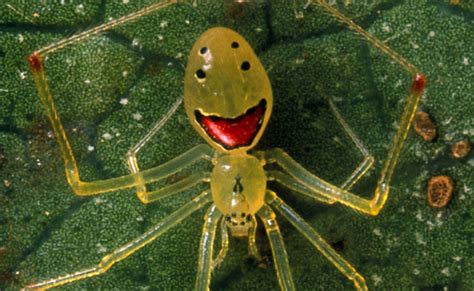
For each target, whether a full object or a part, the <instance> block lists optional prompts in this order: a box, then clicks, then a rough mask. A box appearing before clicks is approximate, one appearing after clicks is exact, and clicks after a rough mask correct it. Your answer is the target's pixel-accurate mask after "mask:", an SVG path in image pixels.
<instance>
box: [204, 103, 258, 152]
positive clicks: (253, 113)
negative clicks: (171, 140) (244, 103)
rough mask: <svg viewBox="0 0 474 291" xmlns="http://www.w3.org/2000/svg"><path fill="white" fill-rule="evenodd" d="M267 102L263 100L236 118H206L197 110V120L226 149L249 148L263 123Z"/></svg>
mask: <svg viewBox="0 0 474 291" xmlns="http://www.w3.org/2000/svg"><path fill="white" fill-rule="evenodd" d="M265 107H266V102H265V100H262V101H261V102H260V103H259V104H258V105H257V106H255V107H252V108H250V109H249V110H247V112H245V113H244V114H242V115H240V116H238V117H236V118H223V117H218V116H212V115H211V116H205V115H202V114H201V113H200V112H199V111H198V110H196V113H195V115H196V120H197V122H198V123H199V124H200V125H201V127H202V128H204V130H205V131H206V133H207V134H208V135H209V136H210V137H211V138H212V139H213V140H214V141H216V142H218V143H219V144H220V145H222V146H223V147H224V148H226V149H228V150H230V149H234V148H238V147H242V146H248V145H250V144H251V143H252V141H253V139H254V138H255V136H256V135H257V133H258V130H259V129H260V126H261V124H262V121H263V115H264V113H265Z"/></svg>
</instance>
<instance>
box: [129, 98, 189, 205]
mask: <svg viewBox="0 0 474 291" xmlns="http://www.w3.org/2000/svg"><path fill="white" fill-rule="evenodd" d="M182 102H183V98H179V99H178V100H176V102H175V103H174V104H173V106H172V107H171V108H170V110H168V112H166V114H165V115H164V116H163V117H162V118H161V119H160V120H159V121H158V122H157V123H156V124H155V125H154V126H153V128H152V129H151V130H150V131H149V132H148V133H147V134H146V135H145V136H144V137H143V138H142V139H141V140H140V141H139V142H138V143H137V144H135V145H134V146H133V147H132V148H131V149H130V150H129V151H128V152H127V155H126V162H127V165H128V168H129V169H130V172H131V173H132V174H138V173H139V171H140V169H139V167H138V161H137V153H138V152H139V151H140V150H141V149H142V148H143V146H144V145H145V144H146V143H147V142H149V141H150V139H151V138H152V137H153V136H154V135H155V134H156V133H157V132H158V131H159V130H160V129H161V128H162V127H163V125H165V123H166V122H167V121H168V120H169V119H170V118H171V116H172V115H173V114H174V113H175V112H176V110H177V109H178V107H179V105H180V104H181V103H182ZM135 178H136V179H137V180H138V182H139V183H140V184H141V185H139V186H137V187H136V189H137V196H138V197H139V198H140V200H142V201H143V200H145V196H146V192H147V189H146V185H145V183H143V179H142V177H141V176H140V175H135Z"/></svg>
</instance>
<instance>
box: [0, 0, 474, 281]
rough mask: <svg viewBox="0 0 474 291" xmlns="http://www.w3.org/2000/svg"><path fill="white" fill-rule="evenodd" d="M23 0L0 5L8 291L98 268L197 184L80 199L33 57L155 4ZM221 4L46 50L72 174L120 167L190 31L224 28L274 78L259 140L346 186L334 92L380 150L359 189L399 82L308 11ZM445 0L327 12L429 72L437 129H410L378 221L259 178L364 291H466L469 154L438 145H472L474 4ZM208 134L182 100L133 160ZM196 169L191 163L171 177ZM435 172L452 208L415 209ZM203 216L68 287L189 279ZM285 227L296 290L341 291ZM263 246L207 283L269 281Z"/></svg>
mask: <svg viewBox="0 0 474 291" xmlns="http://www.w3.org/2000/svg"><path fill="white" fill-rule="evenodd" d="M5 2H6V3H5ZM25 2H26V1H20V0H18V1H3V2H2V4H1V5H0V178H1V181H2V183H1V184H0V188H1V190H0V206H1V209H0V288H1V289H7V290H14V289H18V288H20V287H21V286H24V285H25V284H27V283H32V282H37V281H38V280H44V279H48V278H51V277H56V276H58V275H62V274H65V273H67V272H73V271H77V270H79V269H81V268H86V267H90V266H92V265H94V264H96V263H98V262H99V261H100V258H101V257H102V256H104V255H105V254H106V253H107V252H110V251H111V250H113V249H114V248H115V247H117V246H119V245H121V244H123V243H125V242H126V241H129V240H131V239H132V238H134V237H136V236H138V235H139V234H140V233H142V232H144V231H145V230H146V229H147V228H148V227H150V226H151V225H154V224H156V223H158V222H159V221H160V219H162V218H163V217H166V216H167V215H168V214H169V213H171V212H172V211H173V210H175V209H176V208H177V207H178V206H179V205H183V204H184V203H185V202H186V201H188V200H189V199H190V198H191V197H193V195H195V194H196V193H198V192H199V191H201V190H202V189H203V187H196V188H195V189H193V190H192V191H188V192H186V193H183V194H178V195H176V196H174V197H172V198H169V199H165V200H163V201H159V202H156V203H154V204H151V205H146V206H145V205H143V204H141V203H140V202H139V200H138V199H137V198H136V196H135V194H134V192H133V190H126V191H119V192H116V193H108V194H104V195H101V196H97V197H90V198H79V197H76V196H74V194H73V192H72V191H71V189H70V187H69V186H68V184H67V182H66V180H65V177H64V168H63V164H62V159H61V156H60V154H59V149H58V147H57V144H56V143H55V141H54V139H53V138H52V136H51V132H50V127H49V124H48V121H47V119H46V117H45V115H44V111H43V109H42V106H41V104H40V102H39V98H38V96H37V93H36V90H35V88H34V84H33V80H32V77H31V74H30V72H29V69H28V65H27V62H26V57H27V55H28V54H30V53H31V52H32V51H34V50H35V49H38V48H40V47H43V46H45V45H48V44H50V43H53V42H55V41H58V40H60V39H63V38H65V37H68V36H71V35H72V34H74V33H76V32H78V31H82V30H85V29H88V28H91V27H94V26H96V25H98V24H100V23H103V22H105V21H107V19H109V17H118V16H121V15H125V14H127V13H129V12H132V11H136V10H138V9H139V8H141V7H144V6H146V5H147V4H148V3H151V2H153V1H130V3H128V4H124V3H122V1H105V0H104V1H83V2H78V1H65V4H61V3H60V2H59V1H43V2H41V1H38V2H41V3H42V4H31V3H25ZM56 2H58V3H56ZM138 2H139V3H138ZM214 2H215V3H214V4H207V2H206V3H199V1H196V5H191V4H181V5H177V6H175V7H172V8H170V9H167V10H166V11H162V12H159V13H154V14H152V15H150V16H147V17H143V18H141V19H139V20H138V21H136V22H134V23H131V24H127V25H124V26H123V27H120V28H118V29H116V30H114V31H112V32H109V33H107V34H101V35H99V36H97V37H93V38H91V39H89V40H87V41H83V42H81V43H80V44H76V45H74V46H71V47H68V48H66V49H64V50H62V51H60V52H57V53H54V54H52V55H51V56H50V58H49V59H48V60H47V62H46V63H45V69H46V75H47V77H48V79H49V80H50V86H51V89H52V92H53V96H54V98H55V101H56V103H57V105H58V109H59V112H60V116H61V118H62V121H63V124H64V126H65V128H66V130H67V132H68V136H69V139H70V140H71V143H72V146H73V148H74V152H75V155H76V157H77V159H78V161H79V165H80V169H81V175H82V177H83V178H84V179H85V180H94V179H103V178H107V177H113V176H117V175H120V174H126V173H127V167H126V165H125V163H124V160H123V157H124V154H125V153H126V151H127V150H128V149H129V148H130V147H131V146H132V145H133V144H134V143H136V142H137V141H138V140H139V139H140V138H141V137H142V136H143V135H144V134H145V133H146V131H147V129H149V128H150V127H151V126H152V125H153V123H154V122H156V121H157V120H158V119H159V118H160V116H161V115H162V114H164V113H165V112H166V111H167V109H168V108H169V107H170V106H171V104H172V103H173V102H174V101H175V100H176V98H178V97H180V96H181V95H182V93H183V74H184V73H183V72H184V66H185V64H186V61H187V54H188V51H189V49H190V48H191V46H192V45H193V42H194V40H195V39H196V38H197V37H198V36H199V35H200V34H201V33H202V32H204V31H205V30H206V29H208V28H210V27H213V26H219V25H221V26H226V27H231V28H233V29H235V30H237V31H238V32H240V33H241V34H242V35H244V36H245V37H246V38H247V39H248V41H249V42H250V43H251V45H252V46H253V47H254V49H255V51H256V53H257V54H258V55H259V56H260V57H261V60H262V62H263V64H264V66H265V67H266V69H267V71H268V74H269V76H270V79H271V81H272V86H273V91H274V100H275V105H274V113H273V116H272V119H271V120H270V123H269V126H268V128H267V131H266V132H265V134H264V136H263V138H262V140H261V142H260V144H259V146H258V148H259V149H261V150H265V149H269V148H272V147H281V148H283V149H285V150H286V151H288V152H289V153H290V154H291V155H292V156H293V157H294V158H295V159H296V160H298V161H299V162H301V163H302V164H303V165H305V166H306V167H307V168H309V169H310V170H311V171H312V172H314V173H315V174H317V175H318V176H321V177H323V178H325V179H327V180H328V181H331V182H333V183H336V184H337V183H340V182H342V181H343V180H344V177H346V176H347V175H349V173H350V172H351V171H352V169H353V168H354V167H355V166H356V164H357V162H358V161H360V159H361V156H360V154H359V153H358V152H357V150H356V149H355V148H354V146H353V145H352V144H351V143H350V141H349V140H348V139H347V137H346V136H345V135H344V133H343V131H341V129H340V127H339V126H338V124H337V123H336V121H335V120H334V118H333V116H332V115H331V112H330V111H329V109H328V106H327V104H326V102H325V98H326V97H330V98H333V99H334V100H335V103H336V105H337V106H338V108H339V109H340V111H341V113H342V114H343V116H344V117H345V118H346V120H347V121H348V123H349V124H350V125H351V127H352V128H353V129H354V131H355V132H356V133H357V135H358V136H359V137H360V138H361V140H362V141H363V142H364V143H365V145H366V146H367V147H368V149H369V150H370V151H371V153H373V155H374V156H375V158H376V160H377V161H376V165H375V167H374V169H373V170H372V171H370V173H369V175H368V177H366V178H365V179H364V180H363V181H361V183H359V184H358V185H357V186H356V187H355V189H354V191H356V192H357V193H360V195H362V196H365V197H370V196H371V195H372V192H373V189H374V184H375V181H376V179H377V177H378V174H379V172H380V168H381V165H382V163H383V161H384V159H385V157H386V152H387V148H388V146H389V145H390V140H391V138H392V137H393V134H394V129H395V128H396V124H397V122H398V120H399V118H400V112H401V108H402V106H403V98H404V97H405V96H406V95H407V92H408V89H409V87H410V79H409V77H408V76H407V74H405V73H404V72H403V71H401V70H400V68H399V66H398V65H395V64H392V63H391V62H390V60H388V59H387V58H386V57H385V56H382V55H380V53H379V52H378V51H376V50H374V49H373V48H372V47H371V46H370V45H367V43H365V42H364V41H361V40H360V39H359V38H358V37H356V36H355V35H353V34H352V33H349V32H347V30H345V29H344V27H342V26H340V25H338V24H337V23H336V22H335V21H334V20H333V19H332V18H331V17H330V16H328V15H325V14H324V13H321V11H320V10H318V9H316V8H309V9H307V10H306V11H304V18H303V19H300V20H297V19H295V16H294V10H293V7H294V6H293V5H292V4H291V5H290V4H285V5H283V4H282V3H286V1H285V2H283V1H272V2H270V3H260V2H254V3H251V4H246V5H238V4H232V3H230V2H223V3H221V1H214ZM303 2H304V1H296V2H295V5H296V7H302V6H303ZM448 2H449V1H422V0H419V1H408V0H407V1H383V0H372V1H356V0H353V3H352V4H350V5H347V6H345V5H343V4H338V5H337V7H338V8H339V9H340V10H341V11H343V12H344V13H345V14H347V15H350V16H351V17H353V18H354V19H355V20H356V22H357V23H360V24H361V25H362V27H364V28H365V29H367V30H368V31H370V32H371V33H373V34H375V35H376V36H377V37H379V38H380V39H382V40H384V41H386V43H387V44H388V45H389V46H390V47H392V48H393V49H395V50H396V51H398V52H399V53H400V54H401V55H403V56H404V57H406V58H407V59H408V60H410V61H411V62H412V63H413V64H414V65H415V66H417V67H418V68H419V69H420V70H421V71H422V72H423V73H425V75H426V76H427V79H428V86H427V89H426V91H425V95H424V97H423V99H422V102H421V109H422V110H424V111H427V112H429V113H430V114H431V115H432V116H433V119H434V120H435V122H436V123H437V125H438V130H439V136H438V138H437V139H436V140H435V141H434V142H433V143H426V142H424V141H423V140H422V139H421V138H420V137H418V136H416V134H414V133H413V132H412V133H410V135H409V137H408V139H407V142H406V147H405V149H404V151H403V153H402V158H401V161H400V164H399V166H398V168H397V171H396V173H395V177H394V182H393V183H392V188H391V189H392V191H391V193H390V197H389V200H388V202H387V204H386V207H385V209H383V211H382V212H381V214H380V215H379V216H377V217H375V218H374V217H366V216H363V215H360V214H358V213H355V212H354V211H351V210H348V209H347V208H345V207H342V206H338V205H334V206H324V205H320V204H318V203H316V202H314V201H312V200H309V199H306V198H304V197H301V196H300V195H297V194H295V193H291V191H289V190H288V189H285V188H283V187H281V186H279V185H276V184H273V183H271V184H270V185H269V187H270V188H271V189H274V190H275V191H277V193H278V194H279V195H280V196H281V197H282V198H283V199H284V200H285V201H287V202H288V203H289V204H290V205H292V206H293V207H294V208H295V209H296V210H297V211H298V212H299V213H301V215H302V216H303V217H304V218H305V219H307V221H308V222H309V223H310V224H311V225H313V226H314V227H315V228H316V229H317V230H318V231H319V232H320V233H321V234H322V235H323V237H325V238H326V239H327V240H328V242H330V243H331V244H333V245H334V246H335V247H336V248H337V249H338V251H339V252H340V253H341V255H342V256H343V257H345V258H346V259H347V260H348V261H350V262H351V263H352V264H353V265H354V266H355V267H356V268H357V270H358V271H359V273H360V274H362V275H363V276H364V277H365V278H366V281H367V284H368V286H369V288H371V289H376V290H413V289H417V290H419V289H421V290H441V289H442V288H443V287H448V288H449V290H454V289H458V290H469V289H470V290H472V289H473V288H474V256H473V248H472V246H473V232H474V223H473V217H472V216H473V215H472V213H473V211H474V199H473V197H472V193H473V189H472V188H474V174H473V167H474V156H473V154H472V153H471V154H470V155H469V156H468V157H466V158H464V159H461V160H455V159H453V158H452V157H450V154H449V153H450V145H451V144H452V143H454V142H456V141H458V140H461V139H471V140H472V139H473V137H474V114H473V113H474V112H473V111H474V101H473V98H474V96H473V95H474V94H473V93H474V89H473V88H472V83H473V81H474V67H473V63H474V30H473V20H474V17H473V13H474V12H473V11H474V4H473V2H472V1H463V0H461V4H460V5H459V6H452V5H450V4H449V3H448ZM217 3H219V4H217ZM35 13H37V14H38V15H39V16H35V15H34V14H35ZM121 99H127V100H128V104H126V105H122V104H121V103H120V100H121ZM136 113H139V114H140V115H141V119H140V118H136V117H137V115H136ZM134 114H135V115H134ZM134 116H135V118H134ZM137 119H139V120H137ZM106 133H108V134H110V135H111V137H112V138H111V139H110V140H107V139H104V134H106ZM201 142H202V140H201V139H200V137H199V136H198V135H197V134H196V133H195V132H194V131H193V129H192V128H191V126H190V125H189V124H188V121H187V119H186V116H185V114H184V110H183V109H182V108H181V109H180V111H179V112H178V113H177V115H176V116H175V117H173V118H172V119H171V120H170V122H169V124H168V125H166V126H165V128H164V129H163V130H162V132H160V134H158V135H157V137H156V138H155V139H153V141H152V142H151V143H150V144H149V145H147V146H146V147H145V148H144V149H143V151H142V152H140V154H139V161H140V166H141V167H142V168H148V167H151V166H155V165H158V164H160V163H162V162H165V161H167V160H169V159H171V158H173V157H175V156H176V155H178V154H180V153H182V152H184V151H185V150H187V149H189V148H191V147H192V146H193V145H196V144H198V143H201ZM88 146H93V147H94V149H93V150H92V151H89V150H88ZM206 168H209V166H208V165H206V164H205V163H202V164H197V165H195V166H193V167H192V168H191V169H188V170H186V171H184V172H183V173H180V174H177V175H174V176H172V177H170V178H168V179H167V180H166V181H165V182H166V183H170V182H175V181H178V180H180V179H182V178H184V177H185V176H186V175H187V174H188V173H191V172H192V171H195V170H202V169H206ZM439 174H445V175H449V176H451V177H452V178H453V180H454V181H455V183H456V189H455V194H454V198H453V200H452V201H451V202H450V204H449V205H448V206H447V207H445V208H443V209H441V210H435V209H432V208H430V207H429V205H428V204H427V202H426V183H427V181H428V179H429V178H430V177H431V176H433V175H439ZM157 186H160V184H158V185H154V187H157ZM202 217H203V211H200V212H199V213H196V214H194V215H192V217H191V218H189V219H187V220H186V221H185V222H183V223H181V224H180V225H178V226H177V227H176V228H174V229H172V230H171V231H169V232H168V233H167V234H166V235H164V236H162V237H161V238H159V239H158V240H156V241H155V242H153V243H152V244H150V245H149V246H147V247H145V248H144V249H142V250H140V251H139V252H137V253H136V254H134V255H133V256H131V257H129V258H128V259H126V260H125V261H123V262H121V263H119V264H117V265H116V266H114V267H113V268H112V269H111V270H110V271H109V272H107V273H106V274H105V275H102V276H100V277H96V278H93V279H89V280H85V281H80V282H78V283H75V284H73V285H70V286H66V287H65V288H72V289H74V288H91V289H98V288H102V289H112V288H114V289H144V288H148V289H154V290H157V289H192V288H193V286H194V280H195V275H196V264H197V263H196V262H197V252H198V244H199V239H200V230H201V226H202V222H203V221H202ZM279 222H280V226H281V229H282V233H283V236H284V239H285V243H286V245H287V250H288V254H289V258H290V265H291V267H292V272H293V276H294V280H295V283H296V286H297V287H298V289H300V290H311V289H325V290H340V289H351V288H352V286H353V285H352V283H351V282H349V281H348V280H347V279H346V278H345V277H343V276H342V275H341V274H340V273H339V272H338V271H337V270H336V269H335V268H334V267H333V266H331V265H330V263H329V262H328V261H327V260H326V259H325V258H324V257H322V256H321V255H320V254H319V253H318V252H317V251H316V250H315V249H314V248H313V247H312V246H311V245H310V244H309V243H308V242H306V241H305V240H304V239H303V238H302V237H301V236H300V235H299V234H298V233H297V232H296V231H295V230H294V229H293V228H292V227H291V226H290V225H289V224H288V223H287V222H286V221H284V220H283V219H280V220H279ZM257 239H258V246H259V248H260V250H261V252H262V254H263V255H264V256H265V257H266V259H267V262H266V263H263V264H261V265H260V266H258V265H257V264H256V262H254V261H253V260H252V259H250V258H248V256H247V253H246V243H245V241H243V240H237V239H231V250H230V252H229V254H228V257H227V258H226V261H225V262H224V264H223V265H222V266H221V268H219V269H218V270H217V271H216V272H214V274H213V280H212V287H213V288H214V289H219V290H223V289H235V290H237V289H239V290H243V289H259V290H271V289H277V288H278V284H277V281H276V277H275V273H274V270H273V266H272V263H271V251H270V249H269V245H268V241H267V240H266V238H265V235H264V232H263V230H260V229H259V231H258V237H257Z"/></svg>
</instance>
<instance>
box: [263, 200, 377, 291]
mask: <svg viewBox="0 0 474 291" xmlns="http://www.w3.org/2000/svg"><path fill="white" fill-rule="evenodd" d="M265 200H266V202H267V203H268V204H269V205H271V206H272V207H273V208H275V209H276V210H277V211H278V212H279V213H280V214H281V215H283V216H284V217H285V218H286V219H288V221H289V222H290V223H291V224H292V225H293V226H294V227H295V228H296V229H297V230H298V231H299V232H301V234H303V236H304V237H305V238H306V239H308V240H309V241H310V242H311V244H312V245H313V246H314V247H315V248H316V249H317V250H318V251H319V252H321V254H322V255H323V256H325V257H326V258H327V259H328V260H329V261H330V262H331V263H332V264H333V265H334V266H335V267H336V268H337V269H338V270H339V271H340V272H341V273H342V274H343V275H344V276H346V277H347V278H348V279H349V280H351V281H353V282H354V285H355V287H356V289H357V290H361V291H363V290H368V288H367V285H366V283H365V279H364V277H362V276H361V275H360V274H359V273H358V272H357V271H356V269H355V268H354V267H353V266H352V265H351V264H350V263H349V262H347V261H346V260H345V259H344V258H343V257H341V256H340V255H339V254H338V253H337V252H336V251H335V250H334V249H333V248H332V247H331V245H329V244H328V243H327V242H326V241H325V240H324V239H323V238H322V237H321V236H320V235H319V234H318V233H317V232H316V231H315V230H314V229H313V228H312V227H311V226H310V225H309V224H308V223H307V222H306V221H304V219H303V218H302V217H300V216H299V215H298V214H297V213H296V212H295V211H294V210H293V209H291V208H290V206H288V205H287V204H286V203H285V202H283V201H282V200H281V199H280V198H278V196H277V195H276V194H275V193H273V192H271V191H267V196H266V199H265Z"/></svg>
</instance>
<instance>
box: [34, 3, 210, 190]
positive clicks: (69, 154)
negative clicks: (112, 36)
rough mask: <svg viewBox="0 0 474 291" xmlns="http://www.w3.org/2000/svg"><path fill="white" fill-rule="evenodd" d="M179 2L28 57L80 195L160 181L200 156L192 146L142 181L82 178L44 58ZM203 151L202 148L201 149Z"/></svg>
mask: <svg viewBox="0 0 474 291" xmlns="http://www.w3.org/2000/svg"><path fill="white" fill-rule="evenodd" d="M176 2H177V1H165V0H164V1H159V2H157V3H155V4H152V5H150V6H147V7H146V8H143V9H142V10H139V11H137V12H134V13H131V14H128V15H126V16H123V17H120V18H117V19H114V20H111V21H110V22H108V23H105V24H102V25H99V26H97V27H94V28H92V29H89V30H86V31H84V32H80V33H77V34H75V35H73V36H71V37H69V38H66V39H64V40H61V41H59V42H56V43H53V44H51V45H49V46H47V47H44V48H42V49H40V50H38V51H35V52H34V53H33V54H31V55H30V57H29V58H28V61H29V63H30V67H31V72H32V75H33V79H34V81H35V84H36V88H37V90H38V95H39V97H40V99H41V102H42V103H43V105H44V108H45V110H46V114H47V116H48V119H49V121H50V124H51V128H52V131H53V133H54V136H55V138H56V141H57V143H58V144H59V148H60V150H61V155H62V157H63V160H64V164H65V170H66V177H67V180H68V182H69V184H70V185H71V187H72V188H73V190H74V192H75V193H76V194H77V195H80V196H88V195H96V194H100V193H104V192H109V191H116V190H120V189H124V188H130V187H134V186H140V185H142V182H145V183H149V182H153V181H157V180H159V179H161V178H163V177H165V176H167V175H169V174H172V173H173V166H176V165H178V166H179V165H181V164H182V163H183V162H185V160H186V158H187V160H189V159H190V158H193V157H194V158H196V157H197V158H199V157H200V155H199V153H196V152H195V151H192V150H191V151H190V152H188V155H187V156H185V157H183V156H182V157H179V158H178V160H177V161H171V162H169V163H167V164H164V165H162V166H159V167H156V168H152V169H149V170H147V171H144V172H143V173H142V175H141V178H142V179H143V181H140V179H137V177H136V176H134V175H127V176H122V177H118V178H112V179H107V180H100V181H94V182H84V181H81V179H80V175H79V169H78V167H77V163H76V159H75V157H74V154H73V151H72V148H71V145H70V143H69V140H68V138H67V135H66V132H65V131H64V128H63V126H62V124H61V120H60V118H59V115H58V112H57V110H56V106H55V104H54V100H53V96H52V94H51V91H50V88H49V85H48V80H47V78H46V75H45V70H44V66H43V60H44V59H46V58H47V57H48V55H50V54H52V53H53V52H55V51H58V50H61V49H63V48H65V47H68V46H71V45H73V44H76V43H78V42H81V41H84V40H85V39H87V38H90V37H92V36H94V35H97V34H99V33H101V32H105V31H108V30H110V29H112V28H114V27H117V26H119V25H122V24H124V23H127V22H130V21H133V20H136V19H138V18H140V17H142V16H144V15H147V14H150V13H151V12H154V11H158V10H160V9H163V8H165V7H168V6H170V5H172V4H174V3H176ZM202 151H203V149H201V153H202ZM204 151H205V150H204ZM193 154H197V156H192V155H193ZM183 160H184V161H183Z"/></svg>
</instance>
